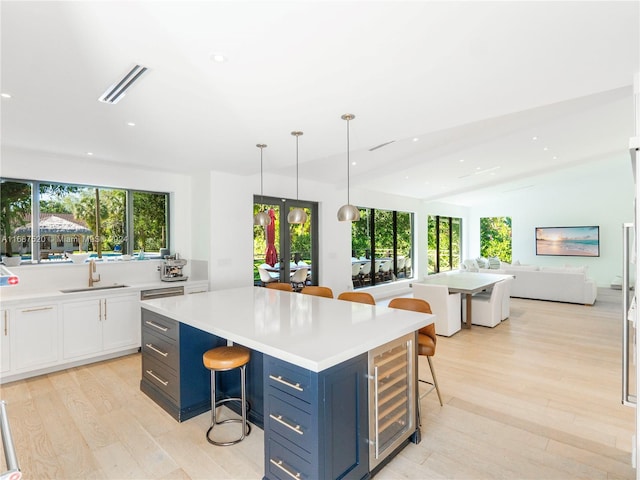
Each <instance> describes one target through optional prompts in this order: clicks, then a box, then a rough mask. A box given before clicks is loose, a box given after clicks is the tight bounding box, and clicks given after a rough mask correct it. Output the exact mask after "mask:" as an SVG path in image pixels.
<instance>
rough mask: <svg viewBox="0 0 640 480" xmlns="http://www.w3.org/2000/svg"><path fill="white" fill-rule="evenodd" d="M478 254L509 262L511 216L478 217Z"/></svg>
mask: <svg viewBox="0 0 640 480" xmlns="http://www.w3.org/2000/svg"><path fill="white" fill-rule="evenodd" d="M480 255H481V256H483V257H497V258H499V259H500V260H502V261H503V262H507V263H511V217H484V218H481V219H480Z"/></svg>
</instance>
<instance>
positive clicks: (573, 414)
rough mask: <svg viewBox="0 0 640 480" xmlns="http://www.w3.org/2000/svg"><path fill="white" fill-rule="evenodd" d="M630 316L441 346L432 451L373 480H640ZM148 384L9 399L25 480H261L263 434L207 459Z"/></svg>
mask: <svg viewBox="0 0 640 480" xmlns="http://www.w3.org/2000/svg"><path fill="white" fill-rule="evenodd" d="M620 311H621V307H620V292H619V291H612V290H609V289H601V290H600V292H599V296H598V301H597V302H596V304H595V306H593V307H587V306H580V305H569V304H562V303H552V302H539V301H532V300H521V299H513V300H512V303H511V317H510V319H508V320H506V321H505V322H503V323H502V324H501V325H498V326H497V327H495V328H493V329H489V328H484V327H475V326H474V328H473V329H471V330H462V331H461V332H459V333H457V334H456V335H454V336H453V337H451V338H442V337H439V339H438V345H437V352H436V356H435V358H434V364H435V368H436V373H437V375H438V380H439V383H440V387H441V390H442V394H443V400H444V403H445V405H444V406H443V407H440V405H439V404H438V400H437V396H436V395H435V392H433V393H432V394H430V395H428V396H427V397H425V398H424V399H423V400H422V414H423V421H422V442H421V443H420V444H418V445H413V444H410V445H409V446H408V447H407V448H405V449H404V450H403V451H402V453H401V454H400V455H399V456H398V457H396V458H395V459H394V460H393V461H392V462H391V463H390V464H389V465H387V466H386V467H385V468H384V469H383V470H382V471H381V472H380V473H379V474H378V475H377V476H376V479H401V478H413V479H428V478H457V479H484V478H486V479H496V478H506V479H524V478H532V479H552V478H557V479H569V478H593V479H597V478H615V479H633V478H635V473H634V470H633V469H632V467H631V465H630V458H631V457H630V451H631V438H632V434H633V431H634V415H635V411H634V409H632V408H629V407H624V406H622V405H621V404H620V378H621V367H620V349H621V347H620V345H621V341H620V335H621V333H620V332H621V322H620V320H619V317H620ZM423 361H424V359H421V360H420V362H421V363H420V370H421V372H422V374H423V375H425V376H426V375H428V373H427V372H428V367H427V365H426V362H424V363H423ZM139 378H140V356H139V355H130V356H127V357H123V358H120V359H116V360H111V361H107V362H102V363H98V364H93V365H90V366H85V367H78V368H73V369H70V370H67V371H64V372H59V373H54V374H50V375H45V376H41V377H37V378H33V379H29V380H25V381H19V382H14V383H11V384H7V385H4V386H2V388H1V389H0V396H1V398H3V399H5V400H6V401H7V403H8V406H7V409H8V413H9V419H10V422H11V429H12V432H13V437H14V442H15V446H16V451H17V455H18V460H19V462H20V466H21V470H22V472H23V475H24V478H27V479H46V478H55V479H91V478H96V479H97V478H109V479H200V478H202V479H205V478H206V479H260V478H262V472H263V453H262V452H263V435H262V431H261V430H260V429H258V428H254V429H253V431H252V433H251V435H250V436H249V437H247V438H246V439H245V441H243V442H242V443H240V444H238V445H236V446H233V447H214V446H212V445H209V444H208V443H207V442H206V440H205V435H204V434H205V431H206V429H207V427H208V424H209V414H208V413H207V414H203V415H200V416H198V417H196V418H194V419H191V420H189V421H187V422H184V423H177V422H175V421H174V420H173V419H171V418H170V417H169V416H168V415H167V414H166V413H164V411H163V410H161V409H160V408H159V407H157V406H156V405H155V404H154V403H153V402H151V401H150V400H149V399H148V398H147V397H146V396H145V395H144V394H142V393H141V392H140V390H139ZM4 469H5V466H4V465H2V471H4Z"/></svg>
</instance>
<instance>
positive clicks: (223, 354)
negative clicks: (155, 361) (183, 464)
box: [202, 345, 251, 446]
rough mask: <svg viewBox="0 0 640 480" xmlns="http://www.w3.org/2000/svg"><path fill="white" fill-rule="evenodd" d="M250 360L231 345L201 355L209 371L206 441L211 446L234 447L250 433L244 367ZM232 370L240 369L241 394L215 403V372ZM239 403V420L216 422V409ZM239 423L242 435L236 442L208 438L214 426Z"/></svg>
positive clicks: (248, 354) (235, 346) (245, 350)
mask: <svg viewBox="0 0 640 480" xmlns="http://www.w3.org/2000/svg"><path fill="white" fill-rule="evenodd" d="M250 358H251V352H250V351H249V350H248V349H246V348H244V347H241V346H239V345H233V346H228V347H217V348H212V349H211V350H207V351H206V352H205V353H204V355H202V363H204V366H205V367H206V368H208V369H209V370H211V426H210V427H209V430H207V441H208V442H209V443H211V444H212V445H219V446H227V445H234V444H236V443H238V442H241V441H242V440H243V439H244V437H245V436H247V435H249V433H251V425H250V424H249V423H247V397H246V392H245V390H246V373H245V370H246V367H247V363H249V359H250ZM234 368H239V369H240V382H241V393H240V397H239V398H238V397H234V398H225V399H222V400H218V401H217V402H216V372H224V371H227V370H233V369H234ZM232 401H239V402H240V405H241V409H242V416H241V418H229V419H227V420H222V421H218V419H217V417H216V407H218V406H219V405H223V404H225V403H227V402H232ZM231 422H240V423H242V435H241V436H240V438H238V439H237V440H232V441H229V442H218V441H215V440H212V439H211V438H210V436H209V435H210V434H211V431H212V430H213V427H215V426H216V425H221V424H223V423H231Z"/></svg>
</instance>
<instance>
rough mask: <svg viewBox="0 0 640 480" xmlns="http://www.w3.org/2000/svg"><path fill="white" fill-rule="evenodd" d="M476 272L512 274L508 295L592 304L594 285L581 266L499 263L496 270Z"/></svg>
mask: <svg viewBox="0 0 640 480" xmlns="http://www.w3.org/2000/svg"><path fill="white" fill-rule="evenodd" d="M479 271H480V272H486V273H506V274H508V275H513V276H514V281H513V282H512V284H511V296H512V297H519V298H531V299H535V300H550V301H554V302H567V303H581V304H583V305H593V304H594V303H595V301H596V296H597V293H598V287H597V285H596V283H595V282H594V281H593V280H592V279H590V278H589V277H588V276H587V272H586V268H584V267H538V266H537V265H509V264H504V263H503V264H501V266H500V269H497V270H496V269H485V268H480V269H479Z"/></svg>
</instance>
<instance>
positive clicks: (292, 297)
mask: <svg viewBox="0 0 640 480" xmlns="http://www.w3.org/2000/svg"><path fill="white" fill-rule="evenodd" d="M141 305H142V308H144V309H147V310H149V311H151V312H155V313H157V314H160V315H164V316H166V317H169V318H172V319H174V320H177V321H179V322H182V323H185V324H187V325H190V326H192V327H195V328H198V329H200V330H203V331H205V332H208V333H212V334H214V335H217V336H219V337H222V338H225V339H227V340H230V341H232V342H234V343H238V344H241V345H244V346H246V347H248V348H251V349H254V350H257V351H259V352H262V353H264V354H267V355H270V356H273V357H275V358H279V359H281V360H284V361H287V362H290V363H292V364H295V365H298V366H301V367H304V368H306V369H308V370H311V371H313V372H321V371H323V370H325V369H327V368H330V367H332V366H334V365H338V364H339V363H342V362H344V361H346V360H349V359H350V358H353V357H355V356H357V355H360V354H362V353H365V352H368V351H369V350H372V349H374V348H376V347H378V346H380V345H383V344H385V343H387V342H390V341H392V340H395V339H397V338H399V337H401V336H403V335H406V334H408V333H411V332H415V331H416V330H419V329H420V328H421V327H424V326H426V325H429V324H431V323H433V322H434V321H435V315H430V314H424V313H416V312H409V311H406V310H398V309H393V308H387V307H382V306H371V305H365V304H361V303H354V302H347V301H344V300H335V299H329V298H323V297H316V296H313V295H302V294H299V293H291V292H282V291H279V290H273V289H268V288H261V287H242V288H235V289H228V290H217V291H213V292H206V293H201V294H198V295H189V296H180V297H167V298H161V299H155V300H147V301H144V302H141Z"/></svg>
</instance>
